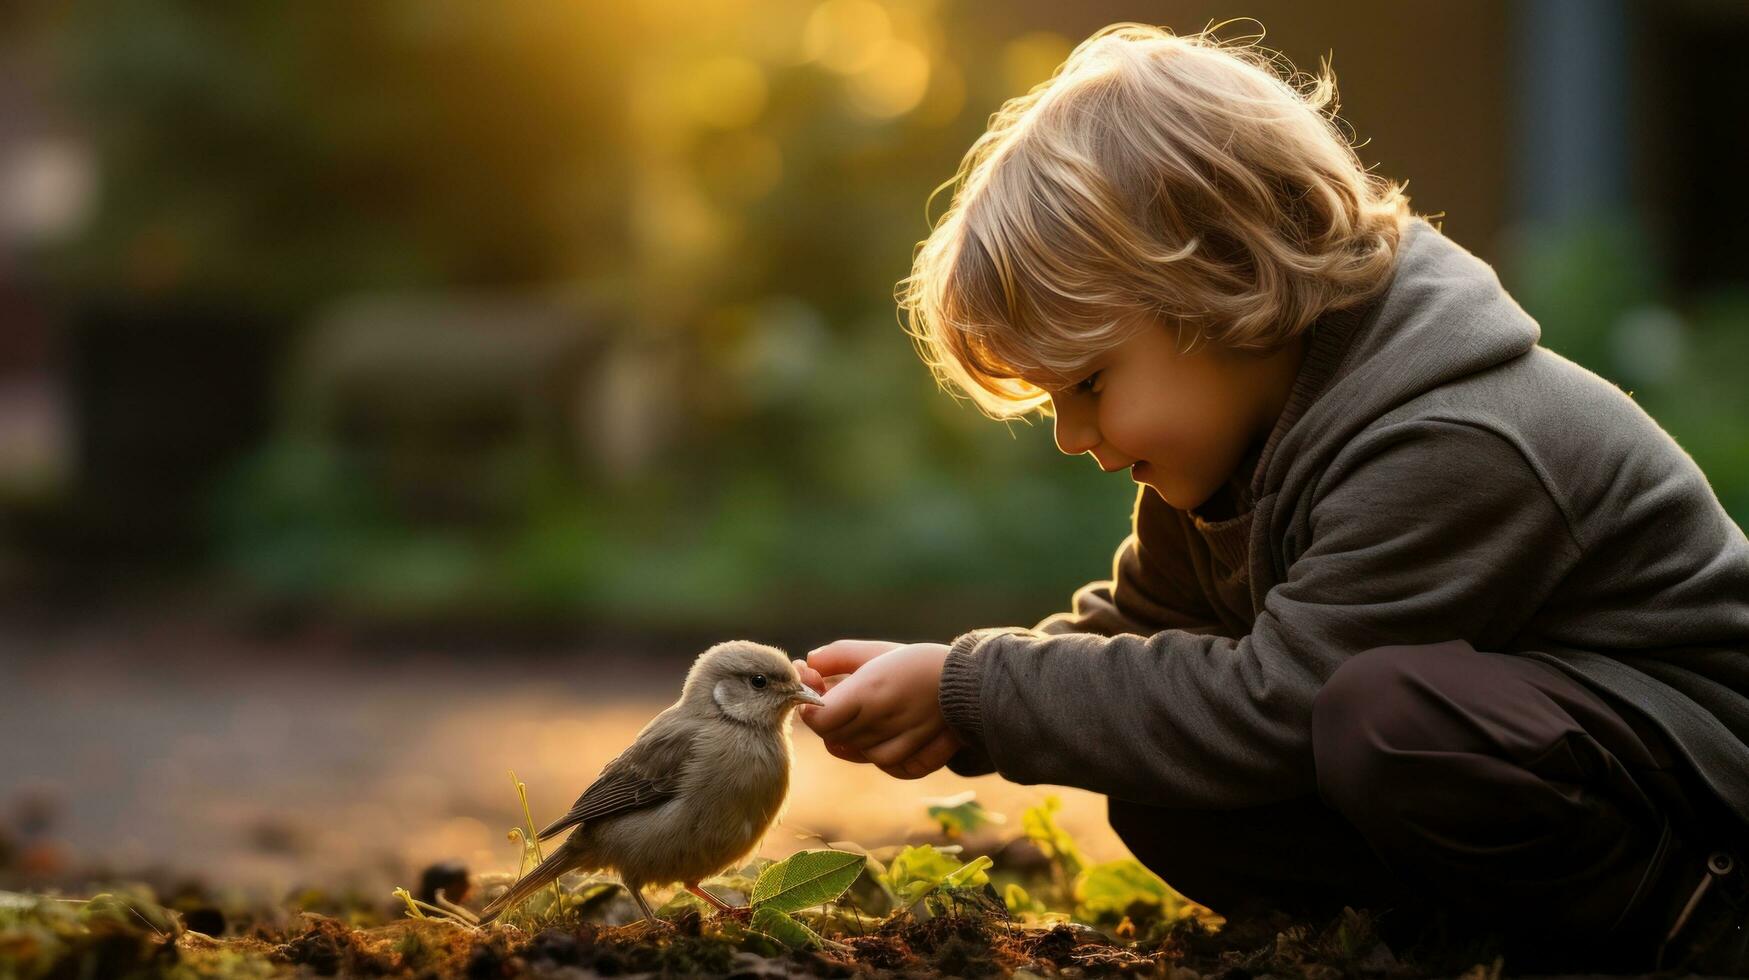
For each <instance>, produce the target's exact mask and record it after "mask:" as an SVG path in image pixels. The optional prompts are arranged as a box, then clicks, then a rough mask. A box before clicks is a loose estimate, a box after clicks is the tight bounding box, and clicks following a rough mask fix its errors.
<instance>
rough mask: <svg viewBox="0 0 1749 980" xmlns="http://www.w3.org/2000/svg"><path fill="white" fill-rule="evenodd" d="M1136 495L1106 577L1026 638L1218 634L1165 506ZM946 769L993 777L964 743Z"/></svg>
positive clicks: (1154, 497)
mask: <svg viewBox="0 0 1749 980" xmlns="http://www.w3.org/2000/svg"><path fill="white" fill-rule="evenodd" d="M1136 489H1137V493H1136V503H1135V506H1134V508H1133V509H1132V510H1131V512H1130V513H1131V519H1130V525H1131V528H1132V530H1131V533H1130V535H1129V537H1127V538H1124V540H1123V543H1122V544H1120V545H1119V546H1118V549H1117V554H1116V556H1115V557H1113V559H1112V563H1111V564H1112V573H1111V575H1112V577H1111V578H1110V579H1103V580H1100V581H1096V582H1089V583H1087V584H1086V585H1083V586H1081V587H1080V588H1079V589H1076V590H1075V594H1074V595H1073V596H1072V597H1071V598H1070V600H1069V611H1068V612H1059V613H1054V614H1052V615H1050V616H1047V617H1046V618H1045V619H1044V620H1043V621H1041V622H1040V623H1039V624H1038V625H1037V626H1034V627H1033V630H1034V631H1036V632H1039V633H1046V634H1052V635H1056V634H1063V633H1096V634H1099V635H1100V636H1115V635H1117V634H1119V633H1137V634H1141V635H1147V634H1150V633H1154V632H1156V631H1158V630H1160V629H1162V628H1171V629H1181V630H1184V631H1185V632H1187V633H1199V634H1218V633H1221V632H1223V627H1222V626H1221V624H1220V621H1219V618H1218V617H1217V616H1216V615H1215V612H1214V610H1213V609H1212V608H1210V607H1209V603H1208V598H1207V596H1206V595H1205V594H1204V593H1203V590H1202V584H1201V583H1200V582H1199V581H1197V577H1196V570H1195V568H1194V567H1193V566H1192V565H1191V562H1190V559H1189V557H1188V554H1187V549H1188V547H1189V543H1188V542H1186V541H1185V540H1184V525H1183V523H1182V522H1181V521H1178V520H1177V519H1175V518H1174V517H1173V515H1172V514H1170V513H1166V511H1167V510H1169V509H1170V508H1171V506H1172V505H1170V504H1168V503H1166V502H1165V501H1164V500H1161V499H1160V496H1159V494H1156V493H1154V492H1153V490H1152V489H1150V488H1149V487H1147V486H1140V487H1137V488H1136ZM1143 541H1166V542H1170V546H1169V547H1165V548H1161V547H1151V548H1146V549H1144V548H1143V547H1142V542H1143ZM947 768H948V769H949V770H950V771H952V772H954V773H956V774H958V775H961V776H983V775H987V774H989V773H992V772H995V771H996V767H995V765H994V764H993V763H992V762H991V761H990V758H989V756H988V754H987V753H985V752H984V751H983V749H982V747H981V746H976V745H973V744H971V743H969V742H968V743H967V744H966V746H965V748H963V749H961V750H960V751H959V752H956V753H955V754H954V756H953V758H951V759H949V760H948V763H947Z"/></svg>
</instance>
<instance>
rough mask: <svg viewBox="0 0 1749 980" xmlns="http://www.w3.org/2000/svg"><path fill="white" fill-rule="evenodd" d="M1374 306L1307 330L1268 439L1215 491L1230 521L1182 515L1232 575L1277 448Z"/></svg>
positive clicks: (1238, 569)
mask: <svg viewBox="0 0 1749 980" xmlns="http://www.w3.org/2000/svg"><path fill="white" fill-rule="evenodd" d="M1372 305H1373V304H1372V303H1364V304H1361V305H1359V306H1354V307H1350V308H1348V309H1343V310H1331V311H1329V312H1326V313H1325V314H1324V315H1323V316H1321V317H1319V318H1318V319H1317V320H1316V321H1314V322H1313V323H1312V325H1311V326H1310V327H1309V328H1307V341H1306V353H1305V357H1304V358H1303V359H1302V360H1301V361H1300V368H1299V372H1298V373H1297V374H1295V376H1294V383H1293V387H1292V388H1291V389H1290V390H1289V392H1288V397H1287V403H1286V404H1285V405H1284V406H1283V407H1282V411H1281V415H1280V417H1279V418H1277V419H1276V422H1275V426H1274V427H1273V428H1272V429H1271V430H1270V432H1269V435H1268V437H1267V438H1265V439H1263V440H1261V441H1259V442H1255V443H1253V444H1252V445H1251V447H1250V448H1249V449H1248V450H1247V451H1246V453H1245V455H1244V456H1243V457H1242V458H1241V459H1240V461H1239V465H1238V466H1237V467H1235V468H1234V470H1233V474H1232V476H1231V477H1229V478H1228V480H1227V483H1226V484H1225V485H1224V486H1223V487H1222V488H1221V489H1220V490H1219V491H1217V494H1218V495H1224V496H1226V497H1228V499H1230V500H1231V501H1232V502H1233V504H1234V508H1233V509H1234V511H1235V514H1234V516H1231V517H1225V518H1221V519H1218V520H1207V519H1205V518H1204V515H1202V514H1199V513H1198V512H1197V511H1196V509H1195V508H1192V509H1190V510H1189V511H1187V512H1186V513H1187V514H1188V515H1189V516H1190V518H1191V522H1192V523H1193V524H1194V525H1195V526H1196V530H1197V532H1198V533H1199V534H1201V535H1202V536H1203V538H1204V540H1205V541H1207V542H1208V546H1209V550H1210V552H1211V554H1212V555H1213V557H1214V558H1215V559H1216V560H1217V561H1218V562H1219V563H1220V564H1221V565H1222V566H1224V567H1225V568H1227V569H1229V570H1230V571H1231V572H1232V573H1233V574H1240V573H1243V572H1244V571H1245V569H1246V564H1247V560H1248V558H1249V554H1250V530H1251V515H1252V512H1253V509H1254V507H1255V504H1256V501H1257V498H1258V496H1259V495H1260V494H1261V493H1262V488H1263V477H1264V474H1265V473H1266V472H1267V468H1268V466H1269V463H1270V460H1271V458H1272V457H1273V456H1274V454H1275V448H1276V446H1277V444H1279V443H1280V442H1281V438H1282V436H1283V435H1285V434H1286V433H1287V431H1288V430H1289V429H1292V428H1293V427H1294V423H1296V422H1298V421H1299V419H1300V417H1301V416H1303V415H1304V414H1305V413H1306V409H1307V408H1309V407H1310V406H1311V405H1312V403H1313V402H1315V401H1317V400H1318V396H1319V395H1320V394H1322V393H1323V391H1324V389H1325V388H1326V387H1328V386H1329V384H1330V381H1331V379H1332V378H1334V377H1335V376H1336V373H1337V370H1338V369H1339V368H1340V367H1341V366H1342V362H1343V359H1344V358H1345V357H1346V356H1347V354H1348V353H1349V351H1350V350H1351V349H1352V348H1353V341H1354V335H1355V331H1356V329H1357V328H1358V326H1359V325H1360V322H1361V320H1362V319H1363V318H1364V317H1365V315H1366V311H1367V310H1368V309H1369V308H1370V307H1371V306H1372Z"/></svg>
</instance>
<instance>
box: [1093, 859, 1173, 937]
mask: <svg viewBox="0 0 1749 980" xmlns="http://www.w3.org/2000/svg"><path fill="white" fill-rule="evenodd" d="M1177 900H1178V896H1177V894H1176V893H1175V892H1173V891H1172V889H1171V888H1170V887H1168V886H1167V884H1166V883H1165V882H1164V881H1161V880H1160V877H1159V876H1158V875H1156V874H1154V872H1152V871H1149V870H1148V869H1147V868H1146V867H1144V866H1143V865H1142V864H1141V862H1139V861H1137V860H1136V859H1134V858H1125V859H1123V860H1121V861H1108V862H1106V863H1104V864H1096V865H1094V866H1092V867H1090V868H1088V869H1087V870H1086V871H1084V872H1082V874H1081V876H1080V877H1079V878H1077V879H1076V881H1075V903H1076V905H1075V917H1076V918H1078V919H1080V920H1081V921H1083V922H1097V921H1099V920H1100V919H1121V918H1122V917H1123V916H1124V915H1125V914H1126V913H1127V912H1128V911H1129V909H1130V907H1131V906H1133V905H1134V904H1136V903H1137V902H1141V903H1143V904H1145V905H1149V906H1155V907H1158V908H1159V909H1160V911H1161V914H1162V915H1167V914H1170V912H1171V911H1172V907H1173V905H1174V904H1175V903H1176V902H1177Z"/></svg>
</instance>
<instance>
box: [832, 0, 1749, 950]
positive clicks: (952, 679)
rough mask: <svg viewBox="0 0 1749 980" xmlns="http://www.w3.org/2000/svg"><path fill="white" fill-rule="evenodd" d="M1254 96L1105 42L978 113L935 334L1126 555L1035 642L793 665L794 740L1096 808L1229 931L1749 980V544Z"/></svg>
mask: <svg viewBox="0 0 1749 980" xmlns="http://www.w3.org/2000/svg"><path fill="white" fill-rule="evenodd" d="M1273 64H1274V63H1273V62H1272V61H1270V60H1268V59H1267V58H1266V57H1264V56H1263V55H1260V54H1258V53H1257V52H1256V50H1255V49H1251V48H1244V47H1238V48H1235V47H1231V46H1226V45H1223V44H1222V43H1220V42H1218V41H1215V40H1213V39H1211V38H1209V37H1207V36H1205V35H1199V36H1195V37H1175V36H1172V35H1170V34H1168V33H1165V32H1163V31H1160V30H1156V29H1154V28H1149V27H1142V26H1137V25H1117V26H1114V27H1112V28H1107V29H1105V30H1103V31H1101V32H1099V33H1098V34H1096V35H1095V36H1093V37H1092V38H1090V39H1089V40H1087V41H1086V42H1084V43H1083V44H1082V45H1080V46H1079V47H1078V48H1077V49H1076V50H1075V52H1074V54H1073V55H1071V57H1070V58H1069V60H1068V61H1067V62H1066V63H1065V64H1064V66H1063V67H1062V68H1061V70H1060V71H1059V72H1058V73H1057V75H1056V76H1055V77H1053V78H1052V79H1051V80H1050V81H1048V82H1047V83H1045V84H1043V85H1041V86H1039V87H1038V88H1036V89H1035V90H1033V91H1032V92H1031V93H1030V94H1028V95H1026V96H1024V97H1022V98H1019V99H1015V100H1013V101H1011V102H1009V103H1008V104H1006V105H1005V106H1004V107H1003V108H1002V110H1001V111H1000V112H999V113H997V114H996V115H995V116H994V117H993V118H992V123H991V126H990V129H989V131H988V132H987V133H986V134H985V135H984V136H983V137H982V138H980V139H979V140H978V141H977V143H976V144H975V145H974V146H973V147H972V149H971V151H970V153H969V154H968V155H967V157H966V159H965V161H964V163H963V164H962V166H961V169H960V172H959V175H958V178H957V182H958V189H957V193H956V195H955V197H954V200H953V203H952V205H951V207H950V209H949V210H948V212H947V213H946V214H945V215H944V217H943V218H942V220H941V221H940V222H939V224H938V225H937V226H936V227H935V228H934V230H933V232H932V233H931V235H930V236H929V238H928V239H927V240H926V241H925V242H924V243H923V244H922V245H921V246H920V248H919V251H918V254H917V258H916V264H915V268H914V270H913V274H912V276H911V277H910V279H909V280H908V281H907V283H906V285H905V289H904V291H903V302H904V306H905V307H906V309H907V310H908V312H909V314H910V317H911V320H910V330H911V333H912V334H913V336H914V337H915V339H916V340H917V341H918V343H919V346H920V349H921V350H922V352H923V354H924V357H925V359H926V360H927V361H928V362H929V364H930V366H931V368H932V369H933V370H934V372H935V373H936V376H937V378H938V380H940V381H941V382H942V383H943V384H944V386H951V388H952V389H957V390H958V391H960V392H964V393H965V394H967V395H969V396H970V397H971V398H973V399H974V400H975V401H976V402H977V403H978V404H979V405H980V407H981V408H983V409H984V411H985V412H986V413H987V414H991V415H993V416H996V417H1012V416H1019V415H1022V414H1024V413H1026V412H1027V411H1029V410H1032V409H1039V410H1040V411H1041V413H1044V414H1049V415H1050V416H1051V417H1053V418H1054V419H1055V428H1056V440H1057V445H1058V447H1059V448H1060V449H1061V450H1062V451H1063V452H1065V453H1068V454H1071V455H1080V454H1087V455H1091V456H1092V457H1093V459H1094V461H1095V462H1096V463H1097V464H1098V465H1099V467H1100V468H1101V469H1102V470H1105V471H1107V472H1112V473H1116V472H1121V471H1125V470H1127V471H1128V472H1129V473H1130V475H1131V477H1132V478H1133V479H1134V480H1135V481H1136V482H1137V483H1139V484H1140V485H1141V486H1140V487H1139V492H1138V494H1137V498H1136V504H1135V510H1134V532H1133V533H1132V534H1131V535H1129V537H1128V538H1126V539H1125V540H1124V542H1123V543H1122V545H1121V547H1120V548H1119V549H1118V551H1117V555H1116V559H1115V563H1114V569H1113V575H1112V578H1111V580H1109V581H1100V582H1094V583H1091V584H1089V585H1087V586H1085V587H1083V588H1082V589H1080V590H1079V591H1077V592H1076V594H1075V596H1074V599H1073V609H1072V611H1070V612H1065V613H1059V614H1057V615H1054V616H1051V617H1050V618H1048V619H1046V620H1044V621H1043V622H1041V623H1039V624H1038V625H1037V626H1034V627H1032V628H1030V629H1025V628H1017V627H1005V628H995V629H980V630H974V631H972V632H969V633H967V634H965V635H963V636H960V637H958V638H957V639H955V640H954V641H953V642H952V643H951V644H947V645H943V644H935V643H916V644H898V643H890V642H878V641H859V640H845V641H840V642H837V643H833V644H830V645H828V646H825V647H822V648H820V649H818V650H815V651H813V652H812V653H811V654H809V656H808V659H807V665H806V669H805V670H804V671H803V673H804V676H805V677H806V678H807V679H808V680H809V682H810V683H811V684H813V685H815V686H816V687H817V688H821V687H826V686H828V685H826V684H824V683H822V675H848V676H843V677H841V678H840V680H839V681H838V682H837V683H835V684H832V685H830V690H829V692H828V693H827V694H826V698H825V705H824V706H823V707H819V708H810V709H806V712H805V714H804V719H805V721H806V722H807V724H808V725H810V726H811V727H812V728H813V729H814V730H815V731H817V732H818V733H819V734H820V735H821V736H822V737H823V738H824V739H825V740H826V741H827V744H828V746H829V747H830V749H831V751H832V752H833V753H834V754H836V755H838V756H840V757H842V758H845V759H849V760H853V761H865V762H870V763H873V764H875V765H877V766H879V767H880V768H881V769H883V770H884V771H886V772H888V773H890V774H891V775H894V776H897V777H900V778H916V777H919V776H922V775H924V774H926V773H928V772H930V771H933V770H935V769H937V768H939V767H940V766H942V765H944V764H946V765H948V766H949V768H951V769H952V770H953V771H954V772H956V773H959V774H962V775H977V774H984V773H990V772H997V773H1000V774H1001V775H1003V776H1004V777H1006V778H1008V779H1010V780H1013V781H1015V782H1019V783H1027V784H1031V783H1055V784H1061V785H1069V786H1079V787H1083V788H1086V789H1089V790H1093V791H1096V792H1099V793H1102V794H1105V795H1107V796H1108V797H1109V814H1110V820H1111V823H1112V826H1113V827H1114V828H1115V829H1116V830H1117V832H1118V833H1119V834H1120V836H1121V837H1122V839H1123V840H1124V841H1125V842H1126V844H1127V845H1128V846H1129V847H1130V849H1131V850H1132V851H1133V852H1134V853H1135V854H1136V856H1137V857H1138V858H1139V859H1140V860H1141V861H1143V862H1144V863H1145V864H1147V865H1148V866H1149V867H1151V868H1152V869H1153V870H1154V871H1155V872H1157V873H1158V874H1159V875H1160V876H1161V877H1162V878H1164V879H1165V880H1166V881H1167V882H1168V883H1169V884H1171V885H1172V886H1174V887H1175V888H1177V889H1178V890H1179V891H1181V892H1183V893H1184V894H1186V895H1187V896H1189V897H1190V898H1192V899H1195V900H1197V901H1199V902H1202V903H1204V904H1207V905H1209V906H1211V907H1213V908H1215V909H1216V911H1221V912H1223V913H1226V914H1232V912H1233V911H1234V910H1236V909H1243V908H1247V907H1249V906H1251V905H1253V904H1254V903H1255V904H1260V905H1272V906H1276V907H1282V908H1288V909H1296V910H1302V911H1311V910H1325V911H1328V910H1334V909H1340V907H1341V906H1342V905H1344V904H1352V905H1371V906H1375V907H1377V906H1381V905H1391V904H1394V903H1398V902H1403V903H1413V902H1423V901H1425V902H1431V903H1434V905H1436V906H1437V907H1440V908H1443V909H1446V910H1448V911H1450V912H1453V913H1455V914H1457V915H1458V916H1459V917H1460V919H1461V920H1462V921H1466V922H1467V921H1470V917H1471V916H1474V919H1475V921H1477V922H1481V923H1485V924H1487V925H1489V926H1491V927H1498V928H1499V929H1500V930H1502V931H1505V932H1507V933H1509V934H1520V935H1541V936H1554V937H1562V938H1567V939H1579V940H1584V943H1583V945H1585V946H1586V947H1588V948H1589V949H1591V950H1592V951H1594V952H1596V951H1600V950H1606V951H1607V955H1608V956H1610V957H1615V958H1616V959H1614V960H1613V962H1614V963H1615V965H1619V966H1622V967H1624V968H1630V969H1632V968H1637V967H1638V966H1639V965H1641V964H1650V963H1652V962H1653V961H1654V960H1655V959H1657V958H1658V957H1660V956H1662V957H1663V958H1664V962H1665V965H1667V966H1668V965H1673V964H1674V963H1675V962H1676V960H1677V959H1680V960H1681V962H1684V963H1689V964H1697V965H1699V964H1711V965H1719V964H1725V965H1727V966H1742V965H1743V963H1744V961H1745V960H1740V959H1733V957H1742V955H1743V954H1742V950H1741V946H1742V945H1743V944H1744V942H1745V940H1744V939H1743V938H1742V937H1744V936H1745V935H1746V933H1749V930H1744V929H1743V928H1742V927H1743V925H1744V923H1745V921H1746V919H1749V911H1746V910H1745V906H1746V905H1749V903H1746V901H1745V889H1744V888H1743V887H1742V885H1741V882H1742V881H1743V879H1744V877H1745V871H1744V870H1743V869H1741V868H1740V867H1738V863H1739V862H1740V860H1741V859H1743V858H1749V849H1745V847H1744V843H1745V840H1746V838H1749V828H1746V827H1745V823H1746V822H1749V744H1746V742H1749V541H1746V540H1745V538H1744V535H1743V532H1742V531H1741V530H1740V529H1739V528H1738V527H1737V526H1736V525H1735V524H1734V523H1733V522H1732V520H1731V519H1730V517H1729V516H1728V515H1727V514H1726V513H1725V512H1724V510H1723V509H1722V507H1721V506H1720V504H1719V502H1718V500H1717V498H1716V497H1715V495H1714V494H1713V492H1712V490H1711V488H1710V487H1709V486H1708V484H1707V481H1706V478H1705V477H1704V476H1703V474H1702V473H1701V472H1700V471H1699V469H1698V468H1697V467H1696V466H1695V464H1694V462H1693V460H1691V459H1690V458H1689V456H1688V455H1687V454H1686V453H1684V452H1683V451H1682V449H1681V448H1679V447H1678V446H1677V444H1676V443H1675V442H1674V441H1673V440H1672V439H1671V438H1670V437H1669V436H1668V435H1667V434H1666V433H1664V432H1663V431H1662V430H1661V429H1660V428H1659V427H1658V425H1657V424H1656V423H1655V422H1654V421H1653V420H1652V419H1651V418H1650V417H1649V416H1647V415H1646V414H1645V413H1644V412H1643V411H1642V410H1641V409H1640V408H1639V407H1638V406H1637V405H1636V404H1635V403H1634V402H1633V401H1632V400H1631V399H1630V398H1629V396H1628V395H1626V394H1624V393H1623V392H1622V391H1621V390H1619V389H1618V388H1616V387H1615V386H1614V385H1612V384H1610V383H1609V382H1607V381H1605V380H1604V379H1602V378H1600V377H1598V376H1597V375H1595V374H1593V373H1591V372H1590V371H1587V370H1585V369H1584V368H1582V367H1580V366H1578V365H1576V364H1574V363H1572V362H1571V361H1568V360H1566V359H1564V358H1562V357H1561V356H1560V355H1558V354H1555V353H1553V352H1551V351H1549V350H1547V349H1546V348H1543V347H1540V346H1538V344H1537V341H1538V338H1539V331H1538V328H1537V325H1536V323H1535V321H1533V320H1532V319H1531V318H1530V317H1529V316H1527V315H1526V314H1525V312H1524V311H1523V310H1522V309H1520V308H1519V306H1518V305H1517V304H1516V303H1515V302H1514V301H1513V300H1512V298H1511V297H1510V296H1508V295H1507V294H1506V293H1505V292H1504V291H1503V290H1502V288H1501V286H1500V284H1499V281H1498V280H1497V278H1496V277H1495V274H1494V272H1493V270H1492V269H1490V268H1489V267H1488V266H1487V265H1486V264H1485V263H1483V262H1482V261H1480V260H1479V259H1477V258H1475V257H1474V256H1472V255H1471V254H1470V253H1469V252H1467V251H1465V250H1464V249H1463V248H1461V247H1460V246H1458V245H1457V244H1455V243H1453V242H1452V241H1450V240H1449V239H1447V238H1445V237H1444V236H1443V235H1442V234H1441V233H1440V232H1439V231H1438V230H1437V229H1436V228H1434V227H1433V226H1432V225H1430V224H1429V223H1427V222H1426V221H1425V220H1423V219H1421V218H1418V217H1416V216H1414V215H1413V214H1412V213H1411V212H1410V210H1409V208H1408V202H1407V199H1406V198H1405V196H1404V194H1403V193H1402V188H1401V187H1399V186H1397V185H1394V184H1391V183H1388V182H1385V181H1383V180H1381V179H1379V178H1377V177H1374V176H1371V175H1369V174H1367V173H1366V171H1365V170H1364V169H1363V168H1362V166H1361V165H1360V163H1359V162H1358V160H1357V159H1356V157H1355V154H1354V152H1353V150H1352V148H1351V147H1350V146H1349V144H1348V143H1347V141H1346V140H1344V139H1343V138H1342V136H1341V135H1340V133H1339V131H1338V130H1337V129H1336V127H1335V125H1334V122H1333V116H1332V114H1331V112H1330V110H1331V109H1333V104H1334V99H1333V96H1334V92H1333V87H1332V84H1331V82H1330V80H1329V79H1328V77H1327V76H1326V77H1324V78H1321V79H1319V80H1317V81H1316V82H1315V83H1314V84H1311V85H1308V86H1303V87H1296V83H1295V81H1294V80H1292V79H1290V80H1284V79H1283V78H1281V77H1280V76H1278V75H1277V74H1276V73H1275V71H1274V68H1273ZM1703 882H1705V883H1708V886H1707V887H1700V886H1701V885H1702V883H1703ZM1697 891H1698V892H1699V893H1700V899H1699V900H1698V901H1695V902H1693V903H1692V907H1689V906H1690V905H1691V903H1690V899H1691V897H1693V896H1694V895H1695V894H1696V892H1697ZM1685 908H1686V911H1685ZM1672 934H1673V935H1674V938H1673V939H1670V941H1669V943H1668V944H1666V943H1665V940H1666V939H1667V938H1668V937H1670V936H1672ZM1702 956H1707V957H1712V958H1711V959H1702V958H1701V957H1702ZM1746 959H1749V958H1746Z"/></svg>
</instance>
